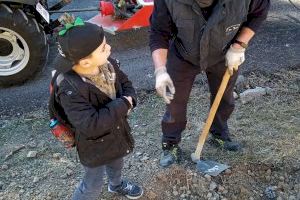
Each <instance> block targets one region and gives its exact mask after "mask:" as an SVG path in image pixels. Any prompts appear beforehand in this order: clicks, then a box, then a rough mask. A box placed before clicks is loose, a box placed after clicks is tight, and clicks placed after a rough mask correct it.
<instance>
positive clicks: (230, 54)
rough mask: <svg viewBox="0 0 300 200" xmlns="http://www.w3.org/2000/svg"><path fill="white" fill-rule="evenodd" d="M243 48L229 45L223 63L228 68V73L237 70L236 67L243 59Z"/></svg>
mask: <svg viewBox="0 0 300 200" xmlns="http://www.w3.org/2000/svg"><path fill="white" fill-rule="evenodd" d="M245 50H246V49H245V48H243V47H235V46H233V45H231V46H230V48H229V49H228V51H227V53H226V55H225V65H226V66H227V67H228V69H229V73H230V75H232V74H233V71H236V70H238V67H239V66H240V65H241V64H242V63H243V62H244V61H245Z"/></svg>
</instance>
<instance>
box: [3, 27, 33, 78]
mask: <svg viewBox="0 0 300 200" xmlns="http://www.w3.org/2000/svg"><path fill="white" fill-rule="evenodd" d="M0 44H1V46H2V47H3V48H2V47H1V48H0V76H10V75H14V74H17V73H18V72H20V71H21V70H22V69H24V68H25V67H26V65H27V63H28V61H29V56H30V52H29V47H28V45H27V43H26V41H25V40H24V39H23V37H22V36H21V35H19V34H18V33H16V32H15V31H12V30H10V29H7V28H4V27H0Z"/></svg>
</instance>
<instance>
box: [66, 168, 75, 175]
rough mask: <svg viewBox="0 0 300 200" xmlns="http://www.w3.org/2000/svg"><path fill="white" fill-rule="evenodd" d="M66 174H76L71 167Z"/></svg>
mask: <svg viewBox="0 0 300 200" xmlns="http://www.w3.org/2000/svg"><path fill="white" fill-rule="evenodd" d="M66 174H67V176H72V175H73V174H74V171H73V170H71V169H67V170H66Z"/></svg>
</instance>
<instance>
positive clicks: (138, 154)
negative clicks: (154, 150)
mask: <svg viewBox="0 0 300 200" xmlns="http://www.w3.org/2000/svg"><path fill="white" fill-rule="evenodd" d="M142 154H143V153H141V152H136V154H135V155H137V156H140V155H142Z"/></svg>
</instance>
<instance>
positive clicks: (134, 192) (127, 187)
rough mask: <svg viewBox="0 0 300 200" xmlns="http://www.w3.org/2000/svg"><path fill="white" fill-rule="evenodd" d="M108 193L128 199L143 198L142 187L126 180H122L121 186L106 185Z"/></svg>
mask: <svg viewBox="0 0 300 200" xmlns="http://www.w3.org/2000/svg"><path fill="white" fill-rule="evenodd" d="M108 191H109V192H112V193H119V194H122V195H125V196H126V197H127V198H128V199H138V198H140V197H141V196H143V189H142V187H140V186H138V185H136V184H133V183H131V182H129V181H126V180H123V181H122V183H121V185H118V186H111V185H109V184H108Z"/></svg>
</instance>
